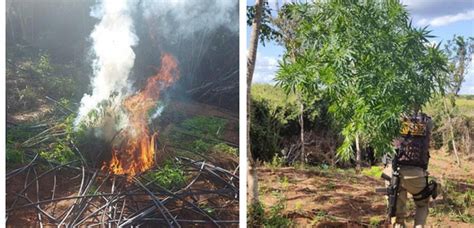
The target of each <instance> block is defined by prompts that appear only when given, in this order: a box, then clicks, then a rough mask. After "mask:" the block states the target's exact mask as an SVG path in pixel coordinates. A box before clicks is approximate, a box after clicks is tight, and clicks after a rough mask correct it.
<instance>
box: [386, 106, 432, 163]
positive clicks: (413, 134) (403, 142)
mask: <svg viewBox="0 0 474 228" xmlns="http://www.w3.org/2000/svg"><path fill="white" fill-rule="evenodd" d="M430 124H431V118H430V117H428V116H427V115H426V114H424V113H419V114H416V115H413V116H411V117H406V118H404V119H403V121H402V128H401V131H400V134H401V136H400V137H399V138H398V139H397V140H396V141H395V147H396V149H397V159H398V164H400V165H410V166H416V167H420V168H423V169H427V168H428V162H429V159H430V154H429V150H428V148H429V144H430V142H429V140H430V137H429V136H430V134H431V132H430V131H431V129H430Z"/></svg>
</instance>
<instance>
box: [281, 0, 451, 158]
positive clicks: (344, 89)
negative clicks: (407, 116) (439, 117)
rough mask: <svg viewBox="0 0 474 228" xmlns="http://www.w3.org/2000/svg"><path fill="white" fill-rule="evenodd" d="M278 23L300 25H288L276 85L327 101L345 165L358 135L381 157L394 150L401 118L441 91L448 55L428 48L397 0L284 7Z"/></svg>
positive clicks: (426, 32) (422, 32) (427, 35)
mask: <svg viewBox="0 0 474 228" xmlns="http://www.w3.org/2000/svg"><path fill="white" fill-rule="evenodd" d="M279 18H283V20H297V23H287V24H290V25H293V27H292V28H291V30H292V31H293V32H292V33H291V34H292V39H291V40H290V41H289V42H291V43H290V45H288V44H289V43H288V41H287V42H285V48H286V53H285V55H284V57H283V60H282V61H281V62H280V69H279V71H278V72H277V76H276V80H277V84H278V85H279V86H281V87H282V88H284V89H285V90H286V91H287V92H291V91H298V92H299V93H301V94H302V95H303V96H305V97H314V96H319V97H321V96H322V94H324V97H328V99H329V112H330V113H332V114H333V116H334V118H335V119H336V120H337V122H338V124H339V127H340V132H341V134H342V136H343V137H344V142H343V144H342V145H341V146H340V148H339V149H338V155H339V156H340V157H341V158H343V159H345V160H347V159H349V158H351V157H352V156H353V153H352V148H351V147H352V145H353V143H354V142H355V139H356V138H357V137H358V138H359V139H360V142H361V143H362V144H365V145H371V146H372V147H374V148H375V151H376V153H377V155H382V154H384V153H387V152H392V151H393V148H392V147H391V141H392V139H393V138H394V137H395V136H397V134H398V132H399V127H400V123H399V117H400V115H401V114H402V113H403V112H410V111H413V110H414V109H416V108H418V107H421V106H422V105H424V104H426V103H427V102H428V101H429V100H430V98H431V97H432V96H433V94H435V93H443V92H444V91H443V88H445V84H446V73H445V72H446V71H447V63H446V62H447V58H446V56H445V55H444V54H443V52H442V51H440V49H439V45H436V46H435V45H432V44H431V43H430V42H429V40H428V38H432V37H433V36H432V35H430V31H429V30H428V29H427V27H424V28H415V27H414V26H412V24H411V21H410V20H409V15H408V13H407V11H406V9H405V8H404V6H403V5H402V4H400V3H399V2H398V1H324V2H323V1H320V2H318V1H316V2H313V3H305V4H300V3H295V4H287V5H285V6H283V7H282V9H281V10H280V12H279Z"/></svg>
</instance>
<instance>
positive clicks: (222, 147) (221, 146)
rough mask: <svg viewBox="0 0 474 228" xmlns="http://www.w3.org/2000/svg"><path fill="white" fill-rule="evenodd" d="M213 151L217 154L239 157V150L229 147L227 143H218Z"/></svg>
mask: <svg viewBox="0 0 474 228" xmlns="http://www.w3.org/2000/svg"><path fill="white" fill-rule="evenodd" d="M212 151H214V152H217V153H226V154H230V155H234V156H238V155H239V149H238V148H235V147H232V146H229V145H227V144H225V143H218V144H216V145H214V146H213V147H212Z"/></svg>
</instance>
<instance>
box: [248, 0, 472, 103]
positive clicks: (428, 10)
mask: <svg viewBox="0 0 474 228" xmlns="http://www.w3.org/2000/svg"><path fill="white" fill-rule="evenodd" d="M282 1H284V0H269V5H270V7H272V8H275V7H276V4H279V5H281V4H282ZM402 2H403V4H404V5H406V7H407V10H408V11H409V13H410V16H411V17H412V20H413V24H414V25H415V26H418V27H424V26H426V25H428V26H429V30H431V31H432V32H431V34H432V35H435V36H436V37H435V38H433V39H431V40H432V41H433V42H442V44H441V47H444V44H445V43H446V41H447V40H450V39H452V38H453V36H454V34H456V35H462V36H464V37H474V0H449V1H446V0H402ZM253 4H254V1H253V0H247V5H253ZM250 31H251V29H250V27H248V28H247V42H248V41H249V40H250ZM283 51H284V49H283V48H282V47H281V46H278V45H277V44H276V43H274V42H267V43H265V46H262V44H259V46H258V49H257V62H256V66H255V73H254V77H253V78H254V79H253V83H273V82H274V81H273V78H274V76H275V72H276V71H277V70H278V61H279V59H281V56H282V54H283ZM460 93H461V94H474V58H473V61H471V67H470V69H469V71H468V74H467V75H466V78H465V82H464V83H463V85H462V88H461V92H460Z"/></svg>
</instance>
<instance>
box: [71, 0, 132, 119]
mask: <svg viewBox="0 0 474 228" xmlns="http://www.w3.org/2000/svg"><path fill="white" fill-rule="evenodd" d="M136 5H137V1H136V0H127V1H116V0H102V1H100V2H99V3H98V4H97V5H96V6H95V7H94V8H92V11H91V16H92V17H95V18H97V19H99V20H100V22H99V23H98V24H97V25H96V26H95V28H94V30H93V32H92V33H91V35H90V38H91V40H92V44H93V45H92V51H93V54H94V56H95V57H94V60H93V77H92V79H91V86H92V93H91V94H84V96H83V98H82V100H81V104H80V108H79V114H78V116H77V118H76V120H75V126H76V127H77V126H78V124H79V123H80V122H81V121H83V120H84V119H86V118H87V115H88V114H89V113H90V112H91V111H93V110H98V109H99V104H100V103H101V102H103V101H105V100H108V101H110V102H111V104H110V108H112V109H116V108H117V107H119V106H120V103H121V101H122V99H123V97H124V96H126V95H127V94H128V93H129V91H130V90H131V88H130V84H131V83H129V80H128V77H129V75H130V71H131V69H132V67H133V65H134V61H135V53H134V52H133V49H132V47H133V46H135V45H136V44H137V43H138V37H137V36H136V35H135V31H134V25H133V19H132V16H131V14H132V13H133V12H132V10H133V9H134V8H136ZM98 111H99V110H98Z"/></svg>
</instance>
